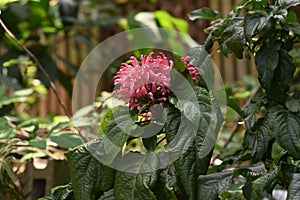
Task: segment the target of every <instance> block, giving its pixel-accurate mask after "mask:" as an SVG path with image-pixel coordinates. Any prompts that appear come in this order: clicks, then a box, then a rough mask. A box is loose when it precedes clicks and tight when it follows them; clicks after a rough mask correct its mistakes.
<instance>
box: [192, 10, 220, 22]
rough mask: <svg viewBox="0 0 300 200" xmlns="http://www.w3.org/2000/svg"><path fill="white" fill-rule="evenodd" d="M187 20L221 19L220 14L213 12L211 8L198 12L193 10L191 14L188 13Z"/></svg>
mask: <svg viewBox="0 0 300 200" xmlns="http://www.w3.org/2000/svg"><path fill="white" fill-rule="evenodd" d="M188 16H189V18H190V20H192V21H194V20H196V19H201V20H217V19H220V18H222V15H221V13H219V12H218V11H214V10H212V9H211V8H207V7H204V8H201V9H198V10H194V11H192V12H191V13H189V15H188Z"/></svg>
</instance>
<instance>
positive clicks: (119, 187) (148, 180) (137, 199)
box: [114, 171, 157, 200]
mask: <svg viewBox="0 0 300 200" xmlns="http://www.w3.org/2000/svg"><path fill="white" fill-rule="evenodd" d="M156 179H157V175H156V172H149V173H140V174H139V173H127V172H121V171H117V173H116V179H115V187H114V195H115V197H116V199H118V200H156V197H155V195H154V193H153V192H152V191H151V189H150V188H151V187H152V186H153V185H154V184H155V181H156Z"/></svg>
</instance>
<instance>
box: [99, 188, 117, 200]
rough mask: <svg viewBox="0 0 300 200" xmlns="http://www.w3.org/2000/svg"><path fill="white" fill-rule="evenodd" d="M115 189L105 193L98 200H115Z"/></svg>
mask: <svg viewBox="0 0 300 200" xmlns="http://www.w3.org/2000/svg"><path fill="white" fill-rule="evenodd" d="M115 199H116V198H115V195H114V189H111V190H108V191H107V192H104V193H103V195H102V196H101V197H100V198H99V199H98V200H115Z"/></svg>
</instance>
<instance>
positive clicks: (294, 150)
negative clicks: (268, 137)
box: [267, 106, 300, 159]
mask: <svg viewBox="0 0 300 200" xmlns="http://www.w3.org/2000/svg"><path fill="white" fill-rule="evenodd" d="M267 120H268V124H269V126H270V128H271V130H272V131H273V133H274V137H275V139H276V141H277V142H278V144H279V145H280V146H282V147H283V148H285V149H286V150H287V151H288V152H289V153H290V154H291V155H293V156H295V157H296V158H298V159H299V158H300V145H299V144H300V119H299V117H298V116H297V115H295V114H294V113H291V112H290V111H288V110H286V109H285V108H283V107H282V106H273V107H271V108H270V109H269V112H268V114H267Z"/></svg>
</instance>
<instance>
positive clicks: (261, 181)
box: [243, 168, 278, 200]
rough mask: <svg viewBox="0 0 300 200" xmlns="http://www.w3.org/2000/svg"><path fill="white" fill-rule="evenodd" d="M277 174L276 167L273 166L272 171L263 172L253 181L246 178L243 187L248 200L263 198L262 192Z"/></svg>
mask: <svg viewBox="0 0 300 200" xmlns="http://www.w3.org/2000/svg"><path fill="white" fill-rule="evenodd" d="M277 175H278V169H277V168H275V169H273V170H272V171H270V172H268V173H266V174H263V175H262V176H260V177H259V178H257V179H255V180H254V181H250V180H248V182H246V184H245V186H244V187H243V192H244V195H245V197H246V198H247V199H249V200H257V199H263V197H264V192H265V191H266V188H268V187H269V186H270V185H271V184H272V183H273V182H274V180H275V179H276V177H277Z"/></svg>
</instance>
